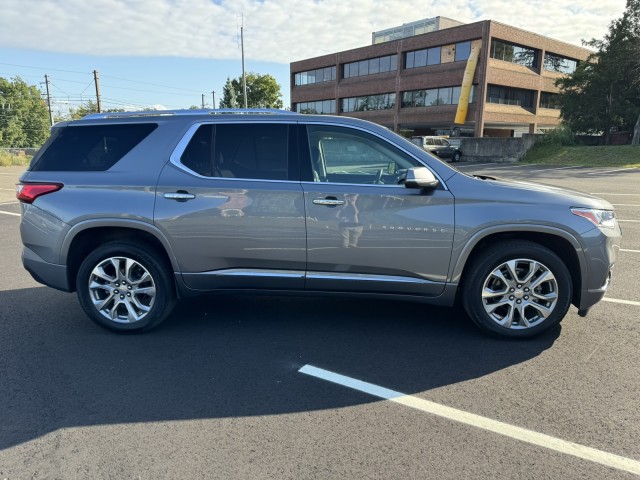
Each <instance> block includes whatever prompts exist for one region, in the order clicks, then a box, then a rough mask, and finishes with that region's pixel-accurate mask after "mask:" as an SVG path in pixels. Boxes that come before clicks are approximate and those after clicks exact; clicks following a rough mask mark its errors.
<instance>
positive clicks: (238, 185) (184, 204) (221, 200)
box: [154, 123, 306, 290]
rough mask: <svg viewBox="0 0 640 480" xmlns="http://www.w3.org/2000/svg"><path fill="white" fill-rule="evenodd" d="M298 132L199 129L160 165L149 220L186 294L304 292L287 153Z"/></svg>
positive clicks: (301, 230)
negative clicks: (187, 290)
mask: <svg viewBox="0 0 640 480" xmlns="http://www.w3.org/2000/svg"><path fill="white" fill-rule="evenodd" d="M296 128H297V127H296V126H295V125H287V124H266V123H265V124H247V123H242V124H220V125H215V124H205V125H201V126H199V127H197V130H196V131H195V133H194V135H193V136H192V137H190V138H191V139H190V141H189V143H188V144H187V145H186V147H185V148H184V151H183V152H180V151H178V150H177V151H176V156H175V157H172V161H171V162H170V163H168V164H167V165H166V166H165V168H164V169H163V171H162V173H161V175H160V179H159V182H158V188H157V197H156V209H155V219H154V221H155V223H156V225H157V226H158V227H159V228H161V229H162V230H163V231H164V232H165V234H166V236H167V238H168V239H169V241H170V242H171V246H172V249H173V252H174V254H175V255H176V257H177V260H178V263H179V265H180V270H181V271H182V274H183V279H184V281H185V284H186V285H187V286H188V287H190V288H193V289H197V290H210V289H216V288H234V287H238V288H252V287H255V288H273V289H278V288H286V289H297V288H299V289H302V288H304V272H305V266H306V237H305V219H304V201H303V195H302V188H301V186H300V182H299V174H298V168H297V158H296V155H295V148H289V147H290V146H289V142H290V141H291V142H293V145H294V146H295V142H296V138H297V135H296V134H295V133H292V134H291V135H289V130H290V129H291V130H292V131H293V132H294V131H295V130H296ZM179 148H180V147H179ZM289 152H290V153H291V155H289Z"/></svg>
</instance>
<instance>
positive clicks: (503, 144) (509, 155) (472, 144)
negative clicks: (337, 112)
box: [460, 134, 542, 162]
mask: <svg viewBox="0 0 640 480" xmlns="http://www.w3.org/2000/svg"><path fill="white" fill-rule="evenodd" d="M541 137H542V135H530V134H524V135H522V137H516V138H492V137H483V138H463V139H462V142H461V144H460V149H461V150H462V155H463V157H462V158H463V160H465V161H467V162H516V161H518V160H520V159H521V158H522V157H523V156H524V154H525V153H527V151H528V150H529V149H530V148H531V147H532V146H533V145H534V144H535V143H536V142H537V141H538V140H539V139H540V138H541Z"/></svg>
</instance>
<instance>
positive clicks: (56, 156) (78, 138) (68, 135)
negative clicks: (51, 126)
mask: <svg viewBox="0 0 640 480" xmlns="http://www.w3.org/2000/svg"><path fill="white" fill-rule="evenodd" d="M157 126H158V125H157V124H155V123H136V124H115V125H114V124H111V125H86V126H84V125H83V126H69V127H65V128H64V129H62V130H61V131H59V132H57V135H56V136H55V138H54V139H53V141H52V142H51V143H50V144H49V145H48V147H47V148H46V149H45V151H44V152H42V154H41V155H40V157H39V158H38V159H36V161H35V162H34V163H33V165H32V166H31V170H33V171H41V172H42V171H64V172H68V171H104V170H108V169H109V168H111V167H112V166H113V165H115V164H116V163H117V162H118V161H120V159H122V157H124V156H125V155H126V154H127V153H129V152H130V151H131V150H132V149H133V148H134V147H135V146H136V145H138V144H139V143H140V142H141V141H142V140H144V138H145V137H146V136H147V135H149V134H150V133H151V132H152V131H153V130H155V129H156V127H157Z"/></svg>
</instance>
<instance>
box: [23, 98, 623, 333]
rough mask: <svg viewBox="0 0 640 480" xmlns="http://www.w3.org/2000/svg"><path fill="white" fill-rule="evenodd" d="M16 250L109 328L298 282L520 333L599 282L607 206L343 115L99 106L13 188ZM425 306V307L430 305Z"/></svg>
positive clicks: (66, 126)
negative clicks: (449, 159)
mask: <svg viewBox="0 0 640 480" xmlns="http://www.w3.org/2000/svg"><path fill="white" fill-rule="evenodd" d="M17 197H18V199H19V200H20V201H21V209H22V221H21V225H20V232H21V237H22V242H23V244H24V249H23V255H22V258H23V264H24V266H25V268H26V269H27V270H28V271H29V272H30V273H31V275H32V276H33V277H34V278H35V279H36V280H37V281H39V282H41V283H43V284H45V285H48V286H51V287H53V288H56V289H59V290H63V291H66V292H73V291H76V292H77V295H78V299H79V302H80V304H81V306H82V308H83V309H84V311H85V312H86V314H87V315H88V316H89V317H90V318H91V319H92V320H94V321H95V322H96V323H97V324H99V325H100V326H102V327H105V328H107V329H109V330H112V331H115V332H134V331H146V330H149V329H151V328H153V327H155V326H157V325H158V324H160V323H161V322H162V321H163V320H164V319H165V318H166V317H167V316H169V314H170V313H171V311H172V309H173V306H174V304H175V302H176V300H177V299H178V298H185V297H189V296H193V295H197V294H202V293H207V292H209V293H210V292H218V293H225V292H236V293H237V292H244V293H249V294H250V293H252V292H257V291H260V292H270V293H274V294H277V293H279V292H280V293H282V292H285V291H286V292H291V291H294V292H299V293H301V294H304V295H334V294H341V295H351V296H357V297H363V296H364V297H386V298H400V299H406V300H413V301H419V302H423V303H427V304H434V305H448V306H450V305H453V304H454V303H455V302H456V301H459V302H461V303H462V304H463V305H464V308H465V310H466V311H467V313H468V314H469V316H470V317H471V319H472V320H473V321H474V322H475V323H476V324H477V325H478V326H479V327H480V328H481V329H483V330H484V331H485V332H489V333H492V334H497V335H502V336H506V337H516V338H518V337H530V336H534V335H536V334H539V333H540V332H542V331H544V330H547V329H549V328H551V327H553V326H554V325H556V324H558V323H559V322H560V321H561V320H562V318H563V317H564V316H565V314H566V313H567V310H568V309H569V307H570V305H571V304H573V305H575V306H576V307H577V308H578V310H579V313H580V315H582V316H584V315H586V314H587V312H588V310H589V308H590V307H591V306H592V305H594V304H595V303H597V302H598V301H600V299H601V298H602V297H603V296H604V294H605V292H606V290H607V287H608V286H609V282H610V278H611V268H612V266H613V264H614V262H615V259H616V254H617V249H618V248H619V244H620V239H621V232H620V228H619V225H618V222H617V220H616V217H615V213H614V211H613V207H612V206H611V204H609V203H608V202H606V201H604V200H601V199H599V198H596V197H594V196H591V195H587V194H581V193H578V192H569V191H565V190H562V189H559V188H555V187H546V186H541V185H535V184H529V183H522V182H506V181H500V180H496V179H492V178H489V177H479V176H470V175H467V174H464V173H462V172H460V171H458V170H456V169H455V168H453V167H452V166H450V165H448V164H446V163H445V162H442V161H440V160H438V159H437V158H435V157H433V156H431V155H429V154H428V153H426V152H425V151H424V150H423V149H421V148H418V147H417V146H416V145H414V144H413V143H411V142H409V141H407V140H406V139H404V138H402V137H400V136H399V135H397V134H395V133H393V132H391V131H389V130H387V129H385V128H384V127H381V126H379V125H375V124H372V123H369V122H366V121H362V120H358V119H353V118H348V117H330V116H324V115H322V116H321V115H300V114H296V113H291V112H281V111H271V110H251V111H242V110H240V111H238V110H233V111H220V110H211V111H208V110H203V111H168V112H136V113H108V114H96V115H89V116H87V117H85V118H84V119H81V120H77V121H72V122H64V123H59V124H56V125H55V126H54V127H53V128H52V134H51V137H50V138H49V140H48V141H47V142H46V144H45V145H44V146H43V147H42V148H41V150H40V151H39V152H38V153H37V154H36V155H35V157H34V158H33V160H32V162H31V164H30V166H29V168H28V169H27V171H26V172H25V173H24V174H23V176H22V177H21V179H20V183H19V184H18V186H17ZM427 315H428V313H427V312H425V316H427Z"/></svg>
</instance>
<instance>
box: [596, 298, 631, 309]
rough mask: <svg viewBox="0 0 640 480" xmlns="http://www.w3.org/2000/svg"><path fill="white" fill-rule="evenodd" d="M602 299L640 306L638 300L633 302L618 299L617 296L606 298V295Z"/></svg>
mask: <svg viewBox="0 0 640 480" xmlns="http://www.w3.org/2000/svg"><path fill="white" fill-rule="evenodd" d="M602 300H604V301H605V302H611V303H622V304H623V305H634V306H636V307H640V302H634V301H633V300H620V299H619V298H607V297H604V298H603V299H602Z"/></svg>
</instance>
